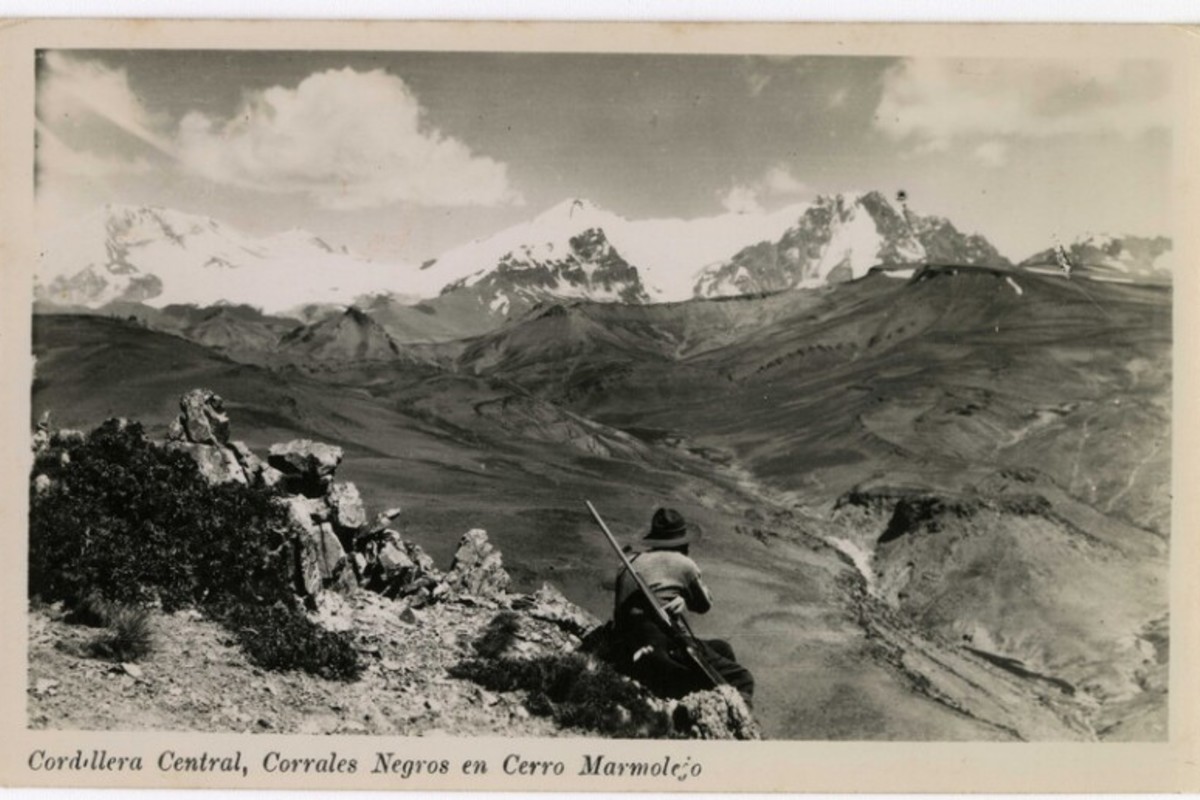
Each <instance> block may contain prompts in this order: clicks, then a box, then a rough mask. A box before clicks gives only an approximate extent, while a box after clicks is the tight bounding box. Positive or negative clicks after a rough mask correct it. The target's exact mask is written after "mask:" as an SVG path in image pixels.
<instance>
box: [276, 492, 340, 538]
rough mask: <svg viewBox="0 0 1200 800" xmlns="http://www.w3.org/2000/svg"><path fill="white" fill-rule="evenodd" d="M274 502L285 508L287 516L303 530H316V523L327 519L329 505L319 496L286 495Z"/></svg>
mask: <svg viewBox="0 0 1200 800" xmlns="http://www.w3.org/2000/svg"><path fill="white" fill-rule="evenodd" d="M276 502H278V503H280V504H281V505H282V506H283V507H284V508H286V509H287V512H288V517H289V518H290V519H291V520H292V521H293V522H294V523H295V524H296V525H297V526H299V527H301V528H303V529H304V530H306V531H307V530H316V528H317V525H319V524H320V523H322V522H328V521H329V506H328V504H326V502H325V500H324V499H322V498H320V497H304V496H303V495H298V494H294V495H288V496H286V497H281V498H279V499H278V500H277V501H276Z"/></svg>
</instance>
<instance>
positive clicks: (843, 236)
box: [694, 191, 1008, 297]
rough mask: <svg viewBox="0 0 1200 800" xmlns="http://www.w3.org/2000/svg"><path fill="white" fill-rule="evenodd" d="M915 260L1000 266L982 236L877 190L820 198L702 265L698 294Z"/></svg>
mask: <svg viewBox="0 0 1200 800" xmlns="http://www.w3.org/2000/svg"><path fill="white" fill-rule="evenodd" d="M922 261H937V262H953V263H963V264H994V265H1005V264H1007V263H1008V261H1007V259H1005V258H1004V257H1003V256H1001V255H1000V253H999V252H997V251H996V248H994V247H992V246H991V244H990V243H988V242H987V240H986V239H983V238H982V237H980V236H976V235H970V236H968V235H964V234H962V233H959V231H958V230H957V229H955V228H954V226H953V225H951V224H950V223H949V222H948V221H947V220H943V219H940V218H937V217H922V216H919V215H917V214H914V213H912V212H911V211H909V210H908V208H907V207H906V206H902V207H901V208H899V209H897V208H896V207H895V206H894V205H892V203H891V202H890V201H889V200H888V199H887V198H885V197H884V196H883V195H882V194H881V193H880V192H877V191H868V192H852V193H847V194H835V195H822V196H821V197H818V198H817V199H816V200H815V201H814V202H813V203H812V204H811V205H810V206H808V207H807V208H806V209H804V211H803V213H802V214H801V215H800V216H799V219H798V220H797V221H796V222H795V224H794V225H793V226H792V227H790V228H788V229H787V230H786V231H785V232H784V233H783V235H782V236H781V237H779V238H778V240H776V241H764V242H761V243H758V244H755V245H752V246H749V247H746V248H745V249H743V250H740V251H739V252H737V253H736V254H735V255H733V256H732V258H729V259H728V260H726V261H723V262H721V263H718V264H714V265H713V266H711V267H709V268H707V269H705V270H704V271H703V272H702V273H701V274H700V275H699V276H698V278H697V280H696V282H695V287H694V293H695V295H696V296H699V297H713V296H719V295H729V294H744V293H752V292H764V291H779V290H783V289H791V288H797V287H801V288H804V287H815V286H821V285H824V284H826V283H830V282H837V281H843V280H852V279H855V278H861V277H862V276H864V275H866V274H867V272H868V271H869V270H870V269H871V268H872V267H874V266H877V265H887V264H914V263H918V262H922Z"/></svg>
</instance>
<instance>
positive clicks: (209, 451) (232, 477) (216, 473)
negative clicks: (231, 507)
mask: <svg viewBox="0 0 1200 800" xmlns="http://www.w3.org/2000/svg"><path fill="white" fill-rule="evenodd" d="M166 447H167V449H168V450H172V451H175V452H182V453H187V454H188V455H189V456H191V457H192V461H195V462H196V466H197V467H199V469H200V474H201V475H203V476H204V479H205V480H207V481H208V482H209V483H212V484H218V483H243V484H244V483H247V480H246V472H245V470H243V469H242V465H241V464H239V463H238V462H237V459H236V458H235V457H234V455H233V453H232V452H231V451H229V450H226V449H225V448H224V447H217V446H214V445H209V444H196V443H194V442H167V444H166Z"/></svg>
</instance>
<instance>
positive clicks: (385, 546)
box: [362, 530, 442, 597]
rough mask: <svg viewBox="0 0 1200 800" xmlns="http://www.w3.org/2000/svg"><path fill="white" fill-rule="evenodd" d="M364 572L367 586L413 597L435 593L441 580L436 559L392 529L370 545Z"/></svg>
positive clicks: (382, 592) (386, 592)
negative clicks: (422, 593) (435, 563)
mask: <svg viewBox="0 0 1200 800" xmlns="http://www.w3.org/2000/svg"><path fill="white" fill-rule="evenodd" d="M364 560H365V566H364V567H363V569H362V573H363V575H364V576H365V577H366V578H367V580H368V584H367V585H368V587H369V588H371V589H374V590H375V591H377V592H379V593H380V594H383V595H385V596H387V597H410V596H412V595H416V594H418V593H421V592H424V595H425V596H426V597H430V596H432V592H433V589H434V588H435V587H436V586H437V585H438V584H439V582H440V581H441V578H442V576H441V574H440V573H439V572H438V570H437V567H436V566H435V565H434V563H433V559H432V558H430V557H429V555H428V554H426V553H425V551H424V550H422V549H421V548H420V546H419V545H416V544H413V543H412V542H406V541H404V540H403V539H401V538H400V534H399V533H397V532H396V531H393V530H386V531H383V532H382V534H381V535H380V538H378V539H376V540H375V541H373V542H371V543H370V544H369V545H368V547H367V554H366V556H365V558H364Z"/></svg>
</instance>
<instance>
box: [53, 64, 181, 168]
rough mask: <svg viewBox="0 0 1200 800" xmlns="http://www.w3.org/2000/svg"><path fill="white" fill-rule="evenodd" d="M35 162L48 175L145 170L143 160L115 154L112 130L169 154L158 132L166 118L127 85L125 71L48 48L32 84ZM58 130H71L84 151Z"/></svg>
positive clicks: (166, 141)
mask: <svg viewBox="0 0 1200 800" xmlns="http://www.w3.org/2000/svg"><path fill="white" fill-rule="evenodd" d="M36 110H37V147H38V150H37V163H38V169H39V172H40V173H41V174H42V175H47V176H77V177H83V178H104V177H112V176H115V175H121V174H127V173H128V174H142V173H146V172H149V171H150V169H151V166H150V163H149V162H148V161H147V160H146V159H145V158H138V157H127V156H125V155H122V154H119V153H118V152H116V151H117V150H119V149H120V148H119V147H117V146H116V145H114V140H113V136H112V134H113V132H114V129H115V130H116V131H120V132H123V133H124V134H125V135H127V136H131V137H133V138H134V139H136V140H138V141H140V142H142V143H144V144H146V145H149V146H150V147H151V148H153V149H154V150H157V151H159V152H160V153H165V154H168V155H170V154H172V153H173V147H172V145H171V143H170V141H169V139H168V138H166V137H164V136H163V135H161V134H160V133H158V132H157V130H156V129H157V128H158V127H160V126H162V125H163V124H165V122H166V120H165V119H164V118H162V117H158V116H156V115H154V114H153V113H151V112H150V111H149V110H148V109H146V107H145V106H144V105H142V103H141V101H140V100H139V99H138V97H137V95H136V94H135V93H134V91H133V89H132V88H130V85H129V79H128V76H127V75H126V74H125V71H124V70H114V69H110V68H109V67H107V66H105V65H103V64H101V63H99V62H97V61H83V60H79V59H74V58H71V57H70V56H67V55H64V54H62V53H56V52H50V53H47V54H46V55H45V57H44V58H43V60H42V71H41V74H40V75H39V79H38V87H37V107H36ZM57 131H66V132H70V133H71V135H72V136H71V138H72V139H73V140H75V141H85V142H87V143H88V147H87V148H86V149H77V148H75V147H72V146H71V145H69V144H67V143H66V142H65V141H64V140H63V138H62V137H61V136H60V135H58V133H57Z"/></svg>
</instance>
